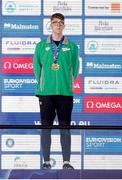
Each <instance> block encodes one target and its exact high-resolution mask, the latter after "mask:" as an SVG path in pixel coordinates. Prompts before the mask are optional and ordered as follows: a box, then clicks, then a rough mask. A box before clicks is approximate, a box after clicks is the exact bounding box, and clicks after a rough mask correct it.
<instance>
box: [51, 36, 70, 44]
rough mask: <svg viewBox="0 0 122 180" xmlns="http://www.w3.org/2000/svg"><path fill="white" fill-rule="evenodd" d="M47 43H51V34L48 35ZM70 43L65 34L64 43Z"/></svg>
mask: <svg viewBox="0 0 122 180" xmlns="http://www.w3.org/2000/svg"><path fill="white" fill-rule="evenodd" d="M47 43H50V36H48V37H47ZM68 43H69V41H68V39H67V38H66V37H65V36H64V40H63V43H62V44H68Z"/></svg>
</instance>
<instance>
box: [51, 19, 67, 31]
mask: <svg viewBox="0 0 122 180" xmlns="http://www.w3.org/2000/svg"><path fill="white" fill-rule="evenodd" d="M64 27H65V25H64V21H63V20H61V19H59V18H53V20H52V21H51V28H52V31H53V32H54V33H56V34H61V33H62V31H63V29H64Z"/></svg>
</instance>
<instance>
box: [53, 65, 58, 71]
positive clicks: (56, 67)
mask: <svg viewBox="0 0 122 180" xmlns="http://www.w3.org/2000/svg"><path fill="white" fill-rule="evenodd" d="M52 70H55V71H57V70H59V64H55V63H53V64H52Z"/></svg>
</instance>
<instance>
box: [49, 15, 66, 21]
mask: <svg viewBox="0 0 122 180" xmlns="http://www.w3.org/2000/svg"><path fill="white" fill-rule="evenodd" d="M54 18H59V19H61V20H63V21H64V19H65V17H64V15H63V14H61V13H55V14H52V16H51V21H52V20H53V19H54Z"/></svg>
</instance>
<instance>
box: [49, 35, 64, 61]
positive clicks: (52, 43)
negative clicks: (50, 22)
mask: <svg viewBox="0 0 122 180" xmlns="http://www.w3.org/2000/svg"><path fill="white" fill-rule="evenodd" d="M63 40H64V36H63V37H62V38H61V40H60V42H59V45H58V47H57V49H56V50H55V43H54V41H53V39H52V36H51V37H50V41H51V49H52V53H53V57H54V64H58V56H59V52H60V50H61V45H62V43H63Z"/></svg>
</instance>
